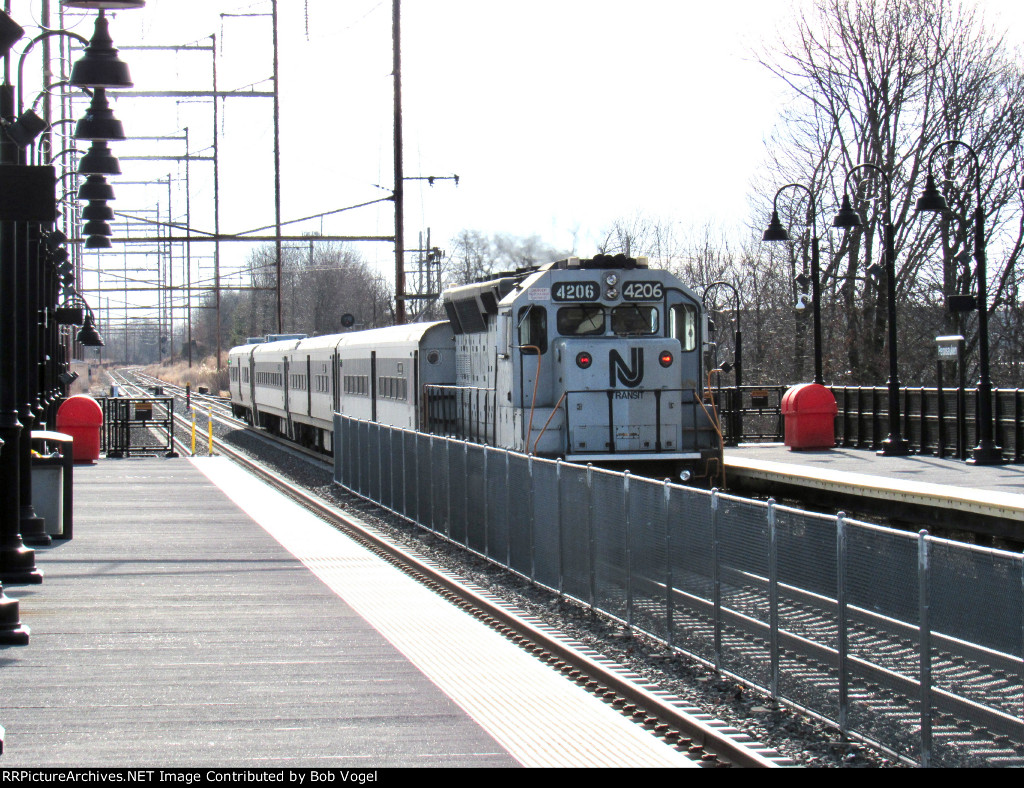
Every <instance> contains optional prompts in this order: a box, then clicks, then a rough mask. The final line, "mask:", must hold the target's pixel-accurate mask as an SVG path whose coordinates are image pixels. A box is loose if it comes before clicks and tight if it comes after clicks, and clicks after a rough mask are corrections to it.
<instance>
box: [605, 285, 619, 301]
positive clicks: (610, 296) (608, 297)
mask: <svg viewBox="0 0 1024 788" xmlns="http://www.w3.org/2000/svg"><path fill="white" fill-rule="evenodd" d="M618 297H619V291H618V290H616V289H615V288H614V287H609V288H608V289H607V290H605V291H604V300H605V301H614V300H615V299H616V298H618Z"/></svg>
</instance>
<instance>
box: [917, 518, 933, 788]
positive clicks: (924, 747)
mask: <svg viewBox="0 0 1024 788" xmlns="http://www.w3.org/2000/svg"><path fill="white" fill-rule="evenodd" d="M917 536H918V541H917V588H918V597H919V610H920V612H919V614H918V619H919V620H918V631H919V633H920V636H921V665H920V670H919V673H920V683H921V766H923V767H925V768H926V769H927V768H928V767H929V766H930V765H931V755H932V713H931V712H932V639H931V620H930V615H929V613H930V611H929V604H930V599H929V586H930V580H931V566H930V558H931V555H930V553H931V550H930V542H929V540H928V531H926V530H924V529H922V530H921V531H920V532H919V533H918V535H917Z"/></svg>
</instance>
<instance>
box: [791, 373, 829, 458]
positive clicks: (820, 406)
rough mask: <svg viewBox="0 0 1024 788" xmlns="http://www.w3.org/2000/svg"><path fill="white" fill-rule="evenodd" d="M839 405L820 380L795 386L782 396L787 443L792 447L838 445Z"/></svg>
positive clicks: (821, 447)
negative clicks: (837, 417)
mask: <svg viewBox="0 0 1024 788" xmlns="http://www.w3.org/2000/svg"><path fill="white" fill-rule="evenodd" d="M838 412H839V407H838V406H837V405H836V398H835V396H833V394H832V392H831V391H829V390H828V389H827V388H825V387H824V386H822V385H821V384H819V383H801V384H800V385H799V386H793V388H791V389H789V391H787V392H786V393H785V394H784V395H783V397H782V416H783V419H784V420H785V444H786V445H787V446H789V448H790V449H797V450H799V449H831V448H832V447H833V446H835V445H836V414H837V413H838Z"/></svg>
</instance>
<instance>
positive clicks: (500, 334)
mask: <svg viewBox="0 0 1024 788" xmlns="http://www.w3.org/2000/svg"><path fill="white" fill-rule="evenodd" d="M443 300H444V306H445V310H446V313H447V315H448V320H447V321H442V322H434V323H416V324H410V325H403V326H393V327H390V328H378V329H372V330H369V331H354V332H349V333H346V334H337V335H333V336H321V337H312V338H308V339H307V338H299V337H292V338H286V339H277V340H276V341H268V342H252V343H250V344H246V345H242V346H240V347H236V348H234V349H232V350H231V352H230V354H229V357H228V364H229V369H230V381H231V401H232V407H233V410H234V412H235V414H236V415H237V416H240V417H244V418H246V419H247V420H248V421H249V422H250V423H252V424H255V425H258V426H261V427H264V428H266V429H268V430H270V431H273V432H277V433H280V434H283V435H285V436H287V437H289V438H291V439H293V440H296V441H298V442H300V443H303V444H305V445H307V446H310V447H313V448H318V449H320V450H323V451H328V452H329V451H331V450H332V434H331V430H332V426H333V425H332V414H333V412H334V411H338V412H340V413H343V414H346V415H349V416H353V417H356V418H361V419H369V420H373V421H378V422H381V423H384V424H390V425H393V426H398V427H405V428H410V429H417V430H422V431H426V432H433V433H438V434H445V435H454V436H458V437H465V438H469V439H471V440H476V441H478V442H481V443H488V444H490V445H494V446H500V447H503V448H508V449H512V450H515V451H520V452H525V453H532V454H536V455H539V456H545V457H562V458H564V459H565V460H567V461H570V462H598V463H609V464H614V465H620V466H625V467H634V466H641V465H643V466H645V467H647V463H650V462H655V461H656V462H659V463H670V464H671V465H672V466H673V469H672V470H675V471H676V472H678V473H679V474H681V475H682V477H683V478H689V477H691V476H694V477H706V476H709V475H711V476H713V475H717V474H718V473H719V472H720V469H721V456H722V449H721V439H720V436H719V433H718V430H717V429H716V425H715V418H714V416H713V414H712V413H711V412H709V409H708V407H707V406H705V404H704V402H703V398H702V396H701V394H702V390H703V385H704V383H705V381H704V380H703V360H702V358H703V353H702V349H703V339H702V337H703V334H704V330H705V329H704V324H705V319H704V312H703V309H702V307H701V302H700V299H699V298H698V297H697V296H696V295H695V294H694V293H693V292H692V291H691V290H690V289H689V288H687V287H686V286H685V285H683V284H682V283H681V282H680V281H679V280H678V279H677V278H676V277H674V276H673V275H672V274H670V273H669V272H667V271H661V270H655V269H649V268H648V267H647V261H646V260H645V259H644V258H639V259H632V258H628V257H624V256H622V255H617V256H615V257H611V256H606V255H604V256H596V257H594V258H593V259H590V260H581V259H579V258H569V259H567V260H561V261H558V262H555V263H549V264H547V265H544V266H540V267H538V268H532V269H528V270H526V271H520V272H516V273H514V274H505V275H499V276H497V277H495V278H492V279H489V280H487V281H484V282H479V283H475V284H471V285H465V286H462V287H457V288H454V289H451V290H449V291H447V292H446V293H444V295H443ZM268 339H272V340H273V339H274V338H273V337H270V338H268ZM662 472H664V471H662Z"/></svg>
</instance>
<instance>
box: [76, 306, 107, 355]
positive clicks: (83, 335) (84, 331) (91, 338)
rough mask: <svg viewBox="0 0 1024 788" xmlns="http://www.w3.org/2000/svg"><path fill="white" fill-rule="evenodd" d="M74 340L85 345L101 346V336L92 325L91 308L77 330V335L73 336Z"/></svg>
mask: <svg viewBox="0 0 1024 788" xmlns="http://www.w3.org/2000/svg"><path fill="white" fill-rule="evenodd" d="M75 341H76V342H78V343H80V344H82V345H85V347H103V337H101V336H100V332H99V331H97V330H96V326H95V325H93V318H92V310H91V309H90V310H89V311H88V313H87V314H86V316H85V320H84V321H83V322H82V327H81V328H80V329H79V330H78V335H77V336H76V337H75Z"/></svg>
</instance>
